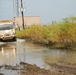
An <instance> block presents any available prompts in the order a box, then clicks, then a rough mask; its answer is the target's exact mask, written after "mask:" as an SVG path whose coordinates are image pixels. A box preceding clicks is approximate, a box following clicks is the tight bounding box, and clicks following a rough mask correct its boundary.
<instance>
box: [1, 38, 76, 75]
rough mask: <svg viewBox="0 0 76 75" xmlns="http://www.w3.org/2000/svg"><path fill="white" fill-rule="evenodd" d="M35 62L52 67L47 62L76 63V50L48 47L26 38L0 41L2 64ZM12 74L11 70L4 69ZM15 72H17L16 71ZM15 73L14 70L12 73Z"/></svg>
mask: <svg viewBox="0 0 76 75" xmlns="http://www.w3.org/2000/svg"><path fill="white" fill-rule="evenodd" d="M21 61H22V62H26V63H29V64H35V65H37V66H39V67H40V68H45V69H48V68H50V67H49V65H48V64H47V63H58V62H65V63H71V64H76V51H71V50H57V49H53V50H52V49H47V48H46V47H42V46H37V45H35V44H31V43H27V42H26V41H25V40H22V39H17V42H0V66H1V65H12V66H15V65H17V64H19V63H20V62H21ZM0 72H5V73H6V75H10V73H11V72H10V71H9V73H8V71H3V70H0ZM14 73H15V72H14ZM11 75H13V72H12V74H11Z"/></svg>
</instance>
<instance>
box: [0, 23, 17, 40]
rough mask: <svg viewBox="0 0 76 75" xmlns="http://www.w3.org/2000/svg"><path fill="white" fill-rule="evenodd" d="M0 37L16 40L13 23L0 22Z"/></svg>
mask: <svg viewBox="0 0 76 75" xmlns="http://www.w3.org/2000/svg"><path fill="white" fill-rule="evenodd" d="M0 39H1V40H13V41H16V34H15V27H14V24H13V23H2V24H0Z"/></svg>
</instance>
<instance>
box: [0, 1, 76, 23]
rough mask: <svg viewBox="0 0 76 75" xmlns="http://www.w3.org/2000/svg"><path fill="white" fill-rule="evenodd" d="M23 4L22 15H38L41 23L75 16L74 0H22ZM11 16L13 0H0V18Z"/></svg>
mask: <svg viewBox="0 0 76 75" xmlns="http://www.w3.org/2000/svg"><path fill="white" fill-rule="evenodd" d="M19 1H20V0H19ZM23 6H24V8H25V11H24V15H25V16H40V20H41V24H50V23H51V22H52V21H60V20H61V19H63V18H66V17H69V16H76V0H23ZM13 17H14V13H13V0H0V20H4V19H12V18H13Z"/></svg>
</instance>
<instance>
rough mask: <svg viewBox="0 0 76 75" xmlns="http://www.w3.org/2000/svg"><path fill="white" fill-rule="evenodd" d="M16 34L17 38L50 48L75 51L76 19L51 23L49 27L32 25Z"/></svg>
mask: <svg viewBox="0 0 76 75" xmlns="http://www.w3.org/2000/svg"><path fill="white" fill-rule="evenodd" d="M16 33H17V37H18V38H23V39H29V40H30V41H32V42H33V43H37V44H42V45H46V46H49V47H50V48H66V49H73V48H74V49H75V46H76V17H74V16H73V17H68V18H65V19H63V20H62V21H61V22H56V21H55V22H54V21H53V22H52V24H50V25H41V26H40V25H32V26H31V27H28V28H25V29H24V30H20V31H18V30H17V31H16Z"/></svg>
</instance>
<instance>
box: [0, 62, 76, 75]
mask: <svg viewBox="0 0 76 75" xmlns="http://www.w3.org/2000/svg"><path fill="white" fill-rule="evenodd" d="M48 64H49V65H50V67H51V68H50V69H48V70H45V69H43V68H39V67H38V66H36V65H31V64H28V63H24V62H21V63H20V64H19V65H16V66H11V65H2V66H0V69H1V68H3V67H4V68H5V69H7V70H15V71H18V72H19V73H20V74H19V75H76V64H66V63H57V64H54V63H53V64H52V63H48ZM0 75H4V74H1V73H0Z"/></svg>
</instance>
